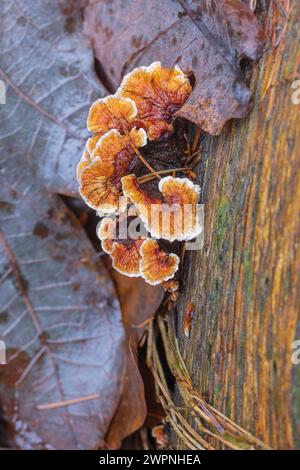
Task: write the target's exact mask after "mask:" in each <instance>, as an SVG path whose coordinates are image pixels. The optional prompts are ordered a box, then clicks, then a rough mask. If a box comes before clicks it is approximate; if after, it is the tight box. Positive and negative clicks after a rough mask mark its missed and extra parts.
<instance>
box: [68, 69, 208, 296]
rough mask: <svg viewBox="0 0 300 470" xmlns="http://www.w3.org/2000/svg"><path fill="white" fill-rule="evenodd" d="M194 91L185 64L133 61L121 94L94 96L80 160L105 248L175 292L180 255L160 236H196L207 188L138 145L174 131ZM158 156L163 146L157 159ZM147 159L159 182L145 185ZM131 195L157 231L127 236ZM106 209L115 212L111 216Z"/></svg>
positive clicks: (122, 267)
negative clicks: (159, 164)
mask: <svg viewBox="0 0 300 470" xmlns="http://www.w3.org/2000/svg"><path fill="white" fill-rule="evenodd" d="M191 91H192V87H191V84H190V81H189V79H188V77H187V76H186V75H185V74H184V73H183V72H182V71H181V70H180V68H179V67H178V66H175V67H174V68H164V67H162V65H161V63H160V62H154V63H153V64H151V65H150V66H148V67H138V68H136V69H134V70H133V71H132V72H130V73H129V74H127V75H126V76H125V77H124V79H123V80H122V83H121V85H120V87H119V88H118V90H117V91H116V93H115V94H114V95H110V96H107V97H106V98H102V99H99V100H97V101H96V102H95V103H93V104H92V106H91V108H90V111H89V115H88V119H87V127H88V130H89V131H91V132H92V133H93V135H92V137H90V138H89V139H88V141H87V143H86V147H85V150H84V153H83V155H82V157H81V160H80V162H79V163H78V166H77V179H78V183H79V192H80V194H81V196H82V197H83V199H84V200H85V202H86V203H87V204H88V205H89V206H90V207H92V208H93V209H95V210H96V211H97V213H98V215H99V216H103V217H104V218H103V219H102V221H101V223H100V224H99V226H98V228H97V235H98V237H99V239H100V240H101V243H102V248H103V250H104V251H105V252H106V253H108V254H109V255H110V257H111V258H112V264H113V267H114V268H115V269H116V270H118V271H119V272H121V273H122V274H126V275H127V276H130V277H138V276H141V277H143V278H144V279H145V280H146V282H148V283H149V284H152V285H156V284H163V285H165V286H166V290H170V291H172V292H173V291H174V290H175V289H177V287H178V281H174V282H173V284H172V286H171V285H169V284H168V283H167V281H169V280H170V279H173V278H174V275H175V273H176V272H177V270H178V267H179V257H178V256H177V255H176V254H175V253H171V251H173V250H172V248H166V249H165V248H163V247H162V244H161V242H157V240H156V239H155V238H159V239H165V240H168V241H171V242H172V241H174V240H179V241H180V240H189V239H191V238H194V237H195V236H196V235H197V234H198V233H199V231H200V230H201V227H200V223H199V220H198V219H197V214H196V206H197V203H198V200H199V194H200V188H199V186H197V185H195V184H193V183H192V182H191V181H190V180H188V179H187V178H175V177H172V176H167V177H164V178H162V179H161V177H160V175H159V174H158V173H157V171H156V170H155V169H154V168H153V167H152V166H151V164H150V162H149V157H147V158H146V157H144V156H143V154H142V153H141V151H140V150H139V149H140V148H141V147H144V146H145V145H146V144H147V139H149V140H150V141H155V140H162V139H166V138H168V139H170V134H172V133H173V132H174V127H173V121H174V119H175V117H176V112H177V111H178V110H179V109H180V108H181V107H182V106H183V104H184V103H185V101H186V100H187V99H188V97H189V95H190V93H191ZM159 158H160V155H159V154H157V158H154V160H153V161H156V159H157V160H158V161H159ZM150 161H151V158H150ZM145 167H147V168H148V170H150V172H151V177H152V176H153V177H154V178H159V184H158V186H157V185H156V183H155V182H154V183H153V181H152V182H151V183H147V182H146V184H145V186H144V187H143V189H142V188H141V184H142V182H141V183H139V180H138V177H141V176H143V175H145V174H144V172H143V169H144V168H145ZM170 171H171V170H170ZM143 178H145V176H143ZM147 178H148V176H147ZM147 178H146V179H147ZM147 184H150V187H151V188H152V189H154V193H157V194H156V195H154V193H152V192H151V190H149V193H148V192H147V188H148V189H149V186H147ZM151 188H150V189H151ZM156 188H157V189H156ZM124 196H125V197H124ZM127 198H128V199H127ZM130 201H131V203H133V206H131V207H132V208H133V210H134V212H135V216H136V215H137V216H139V219H140V221H141V223H142V225H144V226H145V228H146V233H147V231H148V232H150V235H151V237H152V238H148V236H147V235H146V236H138V237H137V238H136V239H133V238H129V239H128V238H127V239H125V238H124V237H122V236H118V235H117V234H116V228H117V226H118V225H120V220H121V217H123V215H124V214H126V211H125V209H126V208H127V204H128V202H130ZM185 205H190V206H191V207H192V211H191V212H190V213H189V216H188V217H186V215H185V214H184V213H183V209H184V206H185ZM152 206H154V207H156V209H155V208H154V209H153V210H154V216H157V217H156V218H158V219H157V222H156V223H155V221H154V218H152V214H150V215H149V210H150V209H151V207H152ZM170 208H171V209H172V211H173V212H172V211H171V213H170V219H169V221H170V224H167V225H165V224H164V220H163V216H164V215H165V214H167V213H169V210H170ZM174 208H175V211H174ZM155 211H156V213H155ZM107 215H114V216H116V218H114V219H110V218H108V217H106V216H107ZM126 220H127V219H126ZM166 227H168V230H166Z"/></svg>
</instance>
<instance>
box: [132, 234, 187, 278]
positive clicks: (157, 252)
mask: <svg viewBox="0 0 300 470" xmlns="http://www.w3.org/2000/svg"><path fill="white" fill-rule="evenodd" d="M140 255H141V260H140V272H141V275H142V277H143V278H144V279H145V281H146V282H148V283H149V284H151V285H153V286H155V285H158V284H161V283H162V282H164V281H168V280H169V279H172V278H173V277H174V274H175V273H176V271H177V269H178V266H179V257H178V256H177V255H176V254H174V253H168V252H166V251H164V250H162V249H161V248H160V246H159V244H158V242H157V241H156V240H153V239H147V240H145V241H144V242H143V243H142V245H141V248H140Z"/></svg>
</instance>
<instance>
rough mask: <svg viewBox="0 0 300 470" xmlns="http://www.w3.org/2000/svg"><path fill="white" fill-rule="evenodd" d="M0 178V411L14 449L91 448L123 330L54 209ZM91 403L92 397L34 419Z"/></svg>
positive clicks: (70, 222) (103, 280) (103, 423)
mask: <svg viewBox="0 0 300 470" xmlns="http://www.w3.org/2000/svg"><path fill="white" fill-rule="evenodd" d="M11 160H14V159H11ZM16 163H17V161H14V165H15V164H16ZM9 172H11V173H12V170H11V168H8V169H7V172H5V174H4V177H2V179H1V211H0V214H1V215H0V217H1V219H0V226H1V231H0V253H1V274H0V278H1V285H0V297H1V310H2V311H1V313H0V339H1V340H3V341H5V344H6V352H7V364H6V365H5V366H1V369H0V374H1V384H0V398H1V403H2V406H3V410H4V413H5V415H6V417H7V418H8V419H9V421H10V423H11V425H12V426H13V427H14V434H15V435H14V441H15V445H16V446H17V447H19V448H22V449H24V448H30V449H33V448H57V449H75V448H84V449H88V448H96V447H97V446H98V445H99V443H100V442H101V441H102V440H103V438H104V435H105V433H106V431H107V428H108V426H109V424H110V421H111V418H112V416H113V414H114V412H115V409H116V407H117V404H118V402H119V397H120V392H121V386H122V384H121V378H122V374H123V367H124V360H123V354H124V352H123V351H124V330H123V326H122V323H121V312H120V309H119V303H118V301H117V298H116V294H115V290H114V288H113V285H112V282H111V281H110V279H109V277H108V274H107V272H106V270H105V269H104V268H103V267H102V265H101V264H100V263H99V262H97V261H96V260H95V252H94V250H93V249H92V247H91V245H90V243H89V242H88V241H87V240H86V238H85V235H84V232H83V231H82V229H81V227H80V226H79V224H78V223H76V220H74V219H73V218H72V214H71V213H70V212H69V210H68V209H66V207H65V206H64V205H63V203H61V202H60V201H59V199H58V198H57V197H54V196H52V197H51V196H47V195H46V194H45V193H42V192H41V191H40V189H37V188H36V186H34V185H30V184H28V181H27V182H26V180H24V178H23V181H22V182H20V183H19V184H18V185H17V188H15V189H14V186H13V185H11V186H9V185H10V180H11V179H14V178H12V176H13V174H10V175H8V174H7V173H9ZM17 172H18V166H17V165H16V166H15V173H17ZM14 176H15V177H16V175H14ZM41 202H42V207H41V205H40V204H41ZM91 394H92V395H95V394H96V396H97V397H96V398H93V399H91V400H87V401H83V402H81V403H78V404H74V405H72V406H68V407H64V406H61V407H59V408H57V409H48V410H44V411H41V410H39V409H38V407H39V406H41V405H47V404H50V403H53V402H54V403H55V402H58V403H59V402H64V401H67V400H70V399H72V400H74V399H75V400H76V399H78V398H81V397H83V398H84V397H88V396H89V395H91ZM46 408H47V407H46Z"/></svg>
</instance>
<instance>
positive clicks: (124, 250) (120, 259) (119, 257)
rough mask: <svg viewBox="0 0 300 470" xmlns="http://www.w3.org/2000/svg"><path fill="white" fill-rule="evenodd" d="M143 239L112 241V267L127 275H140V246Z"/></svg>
mask: <svg viewBox="0 0 300 470" xmlns="http://www.w3.org/2000/svg"><path fill="white" fill-rule="evenodd" d="M142 243H143V240H126V241H124V242H119V241H118V242H114V243H113V246H112V251H111V253H110V256H111V258H112V265H113V267H114V268H115V269H116V270H117V271H118V272H119V273H121V274H125V275H126V276H129V277H140V275H141V273H140V247H141V244H142Z"/></svg>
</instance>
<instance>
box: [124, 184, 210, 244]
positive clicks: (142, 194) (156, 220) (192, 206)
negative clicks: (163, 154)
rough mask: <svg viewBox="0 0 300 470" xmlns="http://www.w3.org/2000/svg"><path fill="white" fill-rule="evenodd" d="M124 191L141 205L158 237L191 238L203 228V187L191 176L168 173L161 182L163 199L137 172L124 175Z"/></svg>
mask: <svg viewBox="0 0 300 470" xmlns="http://www.w3.org/2000/svg"><path fill="white" fill-rule="evenodd" d="M122 187H123V193H124V195H125V196H126V197H128V198H129V199H130V200H131V201H132V202H133V203H134V204H135V205H136V207H137V210H138V213H139V216H140V218H141V220H142V221H143V223H144V225H145V227H146V229H147V230H148V231H149V232H150V233H151V235H152V236H153V237H155V238H164V239H166V240H169V241H174V240H191V239H192V238H195V237H196V236H197V235H198V234H199V233H200V231H201V229H202V225H201V220H200V216H199V211H198V206H197V204H198V201H199V197H200V187H199V186H198V185H196V184H194V183H192V182H191V181H190V180H189V179H187V178H173V177H172V176H167V177H165V178H162V179H161V180H160V182H159V186H158V188H159V190H160V192H161V193H162V198H161V199H160V198H157V197H153V196H151V194H148V193H147V192H146V191H145V190H143V189H142V188H141V186H140V185H139V183H138V180H137V178H136V176H135V175H127V176H125V177H123V178H122Z"/></svg>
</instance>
